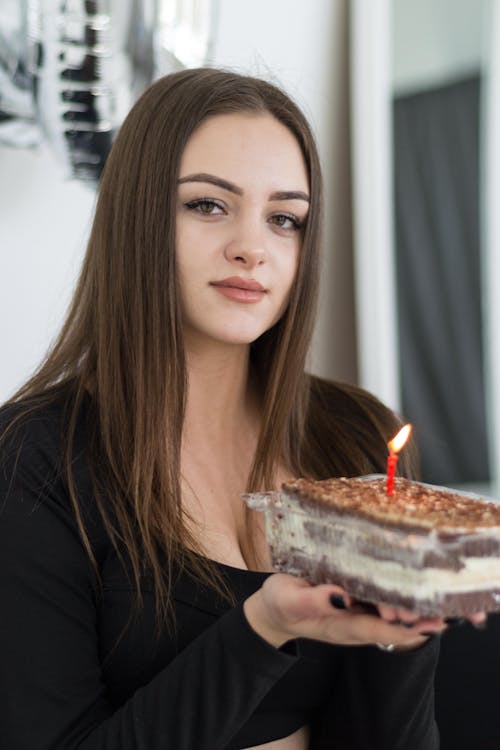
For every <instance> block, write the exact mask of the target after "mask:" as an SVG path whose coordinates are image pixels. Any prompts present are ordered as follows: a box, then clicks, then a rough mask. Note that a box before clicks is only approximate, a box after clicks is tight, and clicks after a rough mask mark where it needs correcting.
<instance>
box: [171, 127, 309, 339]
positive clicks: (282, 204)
mask: <svg viewBox="0 0 500 750" xmlns="http://www.w3.org/2000/svg"><path fill="white" fill-rule="evenodd" d="M308 198H309V184H308V178H307V169H306V165H305V162H304V158H303V156H302V152H301V150H300V147H299V145H298V142H297V141H296V139H295V137H294V135H293V134H292V133H291V132H290V131H289V130H288V128H286V127H285V126H284V125H282V124H281V123H280V122H279V121H278V120H276V119H275V118H274V117H272V116H271V115H270V114H267V113H266V114H260V113H259V114H255V113H234V114H224V115H216V116H214V117H211V118H209V119H207V120H205V121H204V122H203V123H202V124H201V125H200V126H199V127H198V128H197V130H195V131H194V133H193V134H192V135H191V137H190V139H189V140H188V142H187V144H186V147H185V150H184V153H183V155H182V159H181V163H180V172H179V184H178V200H177V224H176V233H177V247H176V252H177V264H178V269H179V280H180V287H181V297H182V306H183V322H184V330H185V336H186V341H187V343H188V344H189V343H193V344H194V343H195V342H197V341H200V337H201V339H202V340H205V339H206V340H209V339H211V340H213V341H218V342H225V343H228V344H249V343H251V342H252V341H255V339H257V338H258V337H259V336H260V335H261V334H262V333H264V332H265V331H266V330H268V329H269V328H271V327H272V326H273V325H274V324H275V323H276V322H277V321H278V320H279V318H280V317H281V315H282V314H283V312H284V310H285V308H286V306H287V302H288V298H289V293H290V289H291V286H292V283H293V280H294V277H295V272H296V269H297V261H298V255H299V252H300V247H301V240H302V234H303V231H302V226H303V224H304V222H305V219H306V216H307V211H308V207H309V202H308Z"/></svg>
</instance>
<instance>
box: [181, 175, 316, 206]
mask: <svg viewBox="0 0 500 750" xmlns="http://www.w3.org/2000/svg"><path fill="white" fill-rule="evenodd" d="M184 182H208V183H210V185H217V187H220V188H222V189H223V190H229V192H230V193H236V195H243V190H242V189H241V188H240V187H238V186H237V185H235V184H234V183H233V182H229V181H228V180H223V179H222V177H216V176H215V175H213V174H207V173H206V172H199V173H197V174H189V175H186V177H181V178H180V179H179V180H178V181H177V184H178V185H181V184H182V183H184ZM269 200H271V201H291V200H299V201H306V203H309V196H308V195H307V193H304V192H303V191H302V190H278V191H277V192H275V193H271V195H270V196H269Z"/></svg>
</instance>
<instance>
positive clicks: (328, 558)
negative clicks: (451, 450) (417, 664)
mask: <svg viewBox="0 0 500 750" xmlns="http://www.w3.org/2000/svg"><path fill="white" fill-rule="evenodd" d="M253 497H254V502H253V507H259V505H258V498H259V497H260V498H261V504H260V508H261V509H264V510H265V512H266V536H267V540H268V543H269V546H270V549H271V555H272V560H273V565H274V567H275V568H276V570H280V571H283V572H288V573H292V574H295V575H301V576H304V577H306V578H307V579H308V580H310V581H311V582H313V583H324V582H334V583H338V584H340V585H341V586H343V587H344V588H345V589H346V590H347V591H348V592H349V593H350V594H351V595H352V596H353V597H355V598H357V599H360V600H363V601H366V602H373V603H376V602H385V603H388V604H393V605H397V606H403V607H407V608H410V609H417V610H418V611H420V612H421V613H422V614H426V615H443V616H448V615H453V616H460V615H464V614H467V613H469V612H473V611H479V610H483V609H484V610H487V611H492V610H496V609H500V505H498V504H495V503H492V502H486V501H483V500H480V499H476V498H474V497H472V496H471V495H469V494H465V493H458V492H454V491H450V490H447V489H445V488H440V487H433V486H432V485H425V484H421V483H417V482H410V481H408V480H405V479H400V478H398V479H397V480H396V484H395V492H394V495H393V496H388V495H387V493H386V492H385V480H384V478H383V477H360V478H356V479H333V480H325V481H323V482H313V481H309V480H296V481H295V482H289V483H286V484H284V485H283V487H282V490H281V492H279V493H268V494H267V495H266V496H264V495H261V496H258V495H255V496H253ZM264 497H265V500H264Z"/></svg>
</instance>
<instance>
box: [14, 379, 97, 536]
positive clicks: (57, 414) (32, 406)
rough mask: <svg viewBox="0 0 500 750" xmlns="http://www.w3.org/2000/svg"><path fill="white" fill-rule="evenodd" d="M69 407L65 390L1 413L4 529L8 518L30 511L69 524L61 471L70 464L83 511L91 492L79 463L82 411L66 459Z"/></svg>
mask: <svg viewBox="0 0 500 750" xmlns="http://www.w3.org/2000/svg"><path fill="white" fill-rule="evenodd" d="M72 403H73V397H72V393H71V391H70V390H68V389H67V388H66V389H55V390H54V392H52V393H49V394H43V395H41V396H37V397H30V398H26V399H23V400H20V401H16V402H10V403H7V404H5V405H4V406H2V407H1V408H0V514H1V517H2V521H3V522H4V523H5V521H6V519H7V517H10V516H17V517H18V518H21V517H28V516H30V514H34V511H41V512H46V511H50V512H56V513H57V514H59V515H61V514H62V515H64V516H65V517H67V520H68V522H69V523H73V518H74V511H73V507H72V504H71V502H70V498H69V491H68V480H67V470H66V467H67V466H68V465H69V463H71V466H72V470H73V475H74V479H75V481H76V483H77V491H78V495H79V499H80V500H81V502H82V505H88V498H89V494H90V488H89V482H88V477H87V472H86V467H85V461H83V460H82V457H83V454H84V449H83V446H84V442H85V437H84V429H82V428H83V425H84V421H85V417H84V412H83V411H82V412H81V414H80V415H79V418H78V420H77V424H76V428H75V431H74V439H73V441H72V444H71V446H70V454H68V445H69V443H68V425H69V420H70V413H71V405H72ZM37 517H38V516H37ZM33 520H34V519H33Z"/></svg>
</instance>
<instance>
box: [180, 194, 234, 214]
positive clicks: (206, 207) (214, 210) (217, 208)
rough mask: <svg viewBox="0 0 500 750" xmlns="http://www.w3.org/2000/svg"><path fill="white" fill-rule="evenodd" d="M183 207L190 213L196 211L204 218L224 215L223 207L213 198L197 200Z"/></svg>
mask: <svg viewBox="0 0 500 750" xmlns="http://www.w3.org/2000/svg"><path fill="white" fill-rule="evenodd" d="M184 205H185V206H186V208H187V209H189V210H190V211H196V213H199V214H203V215H204V216H220V215H221V214H223V213H225V211H224V206H223V205H222V204H221V203H219V202H218V201H216V200H214V199H213V198H197V199H196V200H194V201H189V203H185V204H184Z"/></svg>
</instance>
